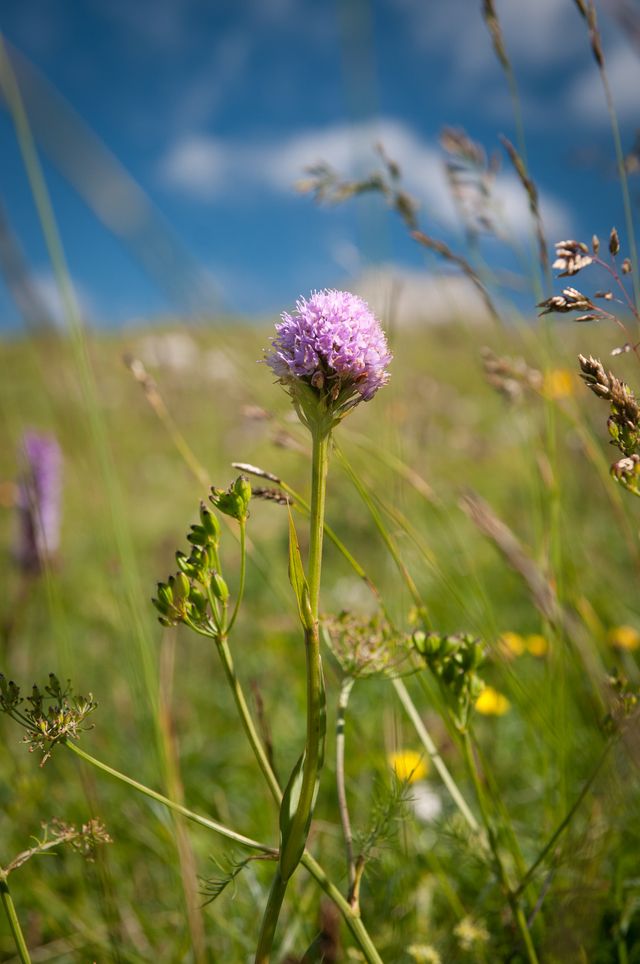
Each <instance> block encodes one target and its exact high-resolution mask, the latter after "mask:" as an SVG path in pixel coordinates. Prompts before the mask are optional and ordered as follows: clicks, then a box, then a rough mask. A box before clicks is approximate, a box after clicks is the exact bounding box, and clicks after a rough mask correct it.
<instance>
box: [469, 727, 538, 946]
mask: <svg viewBox="0 0 640 964" xmlns="http://www.w3.org/2000/svg"><path fill="white" fill-rule="evenodd" d="M462 745H463V749H464V757H465V762H466V764H467V768H468V770H469V775H470V776H471V779H472V781H473V786H474V789H475V792H476V797H477V799H478V806H479V807H480V813H481V814H482V820H483V823H484V825H485V829H486V832H487V839H488V841H489V847H490V849H491V853H492V856H493V862H494V866H495V870H496V874H497V876H498V879H499V881H500V884H501V886H502V889H503V890H504V893H505V896H506V898H507V900H508V902H509V906H510V908H511V913H512V914H513V917H514V920H515V922H516V925H517V927H518V930H519V931H520V936H521V938H522V942H523V944H524V947H525V950H526V953H527V959H528V961H529V964H538V955H537V954H536V949H535V947H534V946H533V941H532V939H531V934H530V932H529V927H528V926H527V919H526V917H525V915H524V911H523V910H522V907H521V906H520V901H519V897H518V894H517V893H516V891H514V890H513V889H512V887H511V884H510V883H509V878H508V877H507V872H506V870H505V867H504V864H503V862H502V857H501V856H500V851H499V849H498V841H497V838H496V832H495V829H494V826H493V820H492V817H491V814H490V813H489V808H488V806H487V801H486V798H485V794H484V789H483V787H482V783H481V782H480V775H479V773H478V767H477V765H476V760H475V756H474V753H473V746H472V744H471V737H470V735H469V731H468V730H465V731H464V733H463V734H462Z"/></svg>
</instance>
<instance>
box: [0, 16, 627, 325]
mask: <svg viewBox="0 0 640 964" xmlns="http://www.w3.org/2000/svg"><path fill="white" fill-rule="evenodd" d="M624 5H625V4H624V3H623V2H622V0H610V2H609V3H608V4H605V3H602V4H601V7H602V10H601V24H602V30H603V34H604V39H605V52H606V56H607V63H608V67H609V72H610V76H611V81H612V86H613V89H614V94H615V97H616V102H617V107H618V113H619V119H620V122H621V128H622V134H623V141H624V143H625V146H626V147H628V148H629V147H630V146H631V144H632V142H633V139H634V134H635V130H636V128H637V127H640V93H638V92H639V91H640V55H639V51H638V50H637V49H636V48H634V46H633V43H632V42H631V41H630V40H629V39H628V37H627V36H626V35H625V33H624V32H623V30H622V29H621V27H620V25H619V23H618V21H617V20H616V18H615V16H614V13H615V11H616V9H620V8H621V7H622V6H624ZM626 6H627V7H628V8H629V9H631V10H632V12H633V11H634V10H635V12H636V14H638V10H637V8H636V7H634V3H633V0H627V3H626ZM480 7H481V3H480V0H477V2H476V0H447V2H436V0H431V2H429V0H371V2H367V0H339V2H336V3H325V2H321V0H267V2H265V0H246V2H244V3H232V2H214V0H135V2H132V0H3V4H2V8H1V10H0V26H1V28H2V30H3V32H4V35H5V37H6V38H7V40H8V41H9V43H10V44H11V49H12V51H13V50H15V51H17V52H18V53H17V54H15V53H14V54H13V56H14V62H15V68H16V73H17V76H18V79H19V81H20V83H21V84H22V85H23V87H24V97H25V102H26V104H27V108H28V110H29V113H30V116H31V118H32V124H33V129H34V133H35V135H36V139H37V140H38V143H39V146H40V148H41V154H42V159H43V163H44V169H45V173H46V177H47V182H48V186H49V189H50V191H51V195H52V199H53V204H54V208H55V211H56V216H57V219H58V223H59V226H60V230H61V234H62V239H63V242H64V246H65V250H66V254H67V258H68V261H69V265H70V268H71V273H72V277H73V279H74V282H75V283H76V285H77V289H78V293H79V297H80V300H81V302H82V304H83V308H84V310H85V312H86V314H87V316H88V317H89V318H90V319H91V320H92V321H95V322H97V323H101V324H122V323H129V322H132V321H139V320H141V319H143V318H156V317H162V316H166V315H169V314H187V313H189V312H191V311H201V310H205V311H206V312H207V313H211V314H212V315H213V316H216V315H219V314H221V313H224V312H234V313H243V314H244V313H247V314H250V315H256V316H263V315H267V314H271V313H274V312H278V311H280V310H282V309H283V308H287V307H290V306H291V304H292V302H293V301H294V300H295V298H296V297H297V295H298V294H299V293H307V292H308V291H309V290H310V289H312V288H321V287H326V286H343V287H350V286H352V285H356V284H357V282H358V280H360V279H362V277H363V276H370V275H371V273H372V272H379V273H380V274H385V273H387V272H388V271H389V265H391V264H394V265H396V266H398V271H399V272H400V277H401V278H402V279H403V283H405V284H406V285H410V286H413V288H414V289H415V292H414V293H415V295H416V297H418V298H422V299H423V300H424V298H427V299H428V298H429V292H430V291H432V282H433V277H434V276H435V275H437V274H439V272H440V271H441V269H442V266H441V265H440V264H438V262H437V261H434V260H428V261H426V262H425V259H424V256H423V254H422V253H421V251H420V250H419V249H418V248H417V247H416V246H415V243H414V242H412V241H410V240H409V239H408V238H406V236H405V233H404V232H403V230H402V229H401V228H400V226H399V225H397V224H396V223H395V221H394V219H393V216H392V215H391V214H390V213H388V212H387V211H386V209H385V206H384V203H383V202H382V201H381V200H377V199H372V198H366V199H361V200H359V201H357V202H351V203H350V204H348V205H346V206H344V207H340V208H338V207H331V208H319V207H317V206H316V205H315V204H314V203H313V201H312V200H311V199H310V198H309V197H306V196H301V195H300V194H299V193H298V192H296V191H295V189H294V187H293V185H294V182H295V181H296V180H297V179H299V178H300V177H301V176H302V174H303V169H304V167H305V165H307V164H310V163H313V162H314V161H317V160H320V159H324V160H327V161H330V162H332V163H333V164H334V165H335V166H336V167H337V168H338V169H339V170H340V171H341V172H342V173H344V174H350V173H355V172H362V171H365V170H366V169H367V168H368V167H370V166H371V167H372V166H374V165H375V164H376V159H375V156H374V154H373V149H372V148H373V144H374V143H375V142H376V141H382V142H383V143H384V145H385V147H386V149H387V152H388V153H389V154H390V155H391V156H392V157H394V158H395V159H396V160H398V161H399V163H400V165H401V167H402V170H403V173H404V176H405V180H406V185H407V188H408V190H409V191H410V193H412V194H413V195H414V196H415V197H416V198H417V199H418V200H419V201H420V204H421V211H420V217H421V221H422V226H423V228H424V229H425V230H426V231H427V232H428V233H430V234H433V235H435V236H438V237H441V238H443V239H444V240H446V241H447V242H448V243H449V244H452V245H456V246H458V245H462V244H463V243H464V241H463V238H462V234H461V231H460V228H459V224H458V222H457V218H456V214H455V208H454V206H453V203H452V201H451V198H450V196H449V194H448V192H447V187H446V181H445V179H444V175H443V164H442V151H441V149H440V147H439V145H438V135H439V133H440V131H441V129H442V127H443V126H444V125H452V126H462V127H464V128H465V129H466V130H467V131H468V133H469V134H470V135H471V136H472V137H473V138H475V139H476V140H478V141H479V142H480V143H481V144H482V145H483V146H484V147H485V149H486V150H487V151H488V152H491V151H492V150H494V149H497V148H499V142H498V134H499V133H504V134H506V135H507V136H508V137H510V138H511V139H514V138H515V133H514V125H513V119H512V112H511V105H510V101H509V97H508V94H507V90H506V86H505V82H504V77H503V75H502V73H501V70H500V68H499V66H498V64H497V62H496V59H495V56H494V53H493V50H492V47H491V42H490V40H489V37H488V34H487V31H486V27H485V25H484V23H483V21H482V19H481V16H480ZM497 8H498V11H499V13H500V16H501V20H502V25H503V29H504V36H505V41H506V46H507V49H508V51H509V54H510V57H511V59H512V62H513V64H514V66H515V70H516V75H517V79H518V83H519V87H520V91H521V96H522V102H523V111H524V121H525V129H526V137H527V148H528V154H529V162H530V168H531V171H532V173H533V175H534V178H535V180H536V182H537V184H538V187H539V190H540V194H541V198H542V208H543V213H544V215H545V222H546V227H547V232H548V236H549V240H551V241H552V240H554V239H558V238H560V237H565V236H574V235H577V236H580V237H584V238H587V239H588V238H589V237H590V236H591V234H592V233H593V232H594V231H595V232H598V233H600V234H601V235H603V236H606V235H607V234H608V231H609V228H610V227H611V225H612V224H613V223H615V224H617V225H618V227H619V228H621V229H622V226H623V217H622V208H621V201H620V190H619V185H618V183H617V181H616V178H615V169H614V165H613V146H612V140H611V133H610V128H609V122H608V118H607V114H606V110H605V106H604V98H603V95H602V91H601V88H600V84H599V79H598V74H597V71H596V69H595V65H594V63H593V60H592V58H591V55H590V51H589V47H588V41H587V37H586V32H585V29H584V25H583V23H582V21H581V20H580V18H579V16H578V13H577V10H576V7H575V4H574V3H573V2H572V0H533V2H532V0H502V2H500V0H497ZM0 138H1V143H2V151H1V153H0V192H1V193H0V200H1V202H2V206H3V209H4V211H5V215H6V218H7V219H8V223H9V224H10V228H11V232H12V234H13V236H14V238H15V239H17V241H18V243H19V245H20V247H21V250H22V253H23V256H24V258H25V260H26V262H27V264H28V266H29V270H30V273H31V276H32V278H33V279H34V282H35V285H36V287H37V290H38V292H39V293H40V295H41V297H42V298H43V299H44V300H45V302H46V304H47V305H48V306H49V307H50V310H52V311H53V312H54V313H55V311H56V305H55V300H56V299H55V291H54V285H53V282H52V276H51V270H50V268H49V266H48V260H47V255H46V250H45V247H44V244H43V241H42V238H41V232H40V229H39V225H38V220H37V217H36V214H35V210H34V206H33V202H32V199H31V196H30V192H29V187H28V184H27V181H26V177H25V173H24V168H23V164H22V161H21V158H20V154H19V151H18V148H17V145H16V142H15V137H14V134H13V128H12V124H11V120H10V118H9V116H8V114H7V112H6V111H4V110H3V111H1V112H0ZM74 185H75V186H74ZM631 187H632V192H633V193H634V194H636V195H637V194H638V193H639V192H638V184H637V183H634V181H633V179H632V182H631ZM494 194H495V198H496V200H495V205H496V210H497V211H499V212H500V221H501V224H502V227H503V230H504V231H505V232H506V233H508V234H509V236H510V237H512V238H513V239H514V240H515V243H516V246H517V247H519V248H520V249H521V250H522V251H526V249H527V238H528V231H529V222H528V215H527V203H526V198H525V197H524V195H523V192H522V190H521V187H520V185H519V184H518V182H517V180H516V178H515V177H514V175H513V173H512V172H511V170H510V168H509V163H508V161H507V159H506V158H503V164H502V169H501V171H500V173H499V174H498V175H497V178H496V182H495V187H494ZM636 200H637V199H636ZM96 208H97V210H98V213H99V214H100V217H98V216H97V215H96V210H95V209H96ZM114 232H115V233H114ZM482 251H483V255H484V257H485V258H486V261H487V262H488V264H489V265H490V266H491V267H492V268H495V269H496V270H500V269H502V268H503V269H505V271H508V272H509V273H512V272H515V271H518V270H519V269H520V265H519V262H518V260H517V258H516V257H514V255H513V253H512V252H511V251H510V250H509V249H508V248H507V246H506V245H505V244H503V243H501V242H498V241H496V240H491V239H487V240H486V241H484V242H483V246H482ZM141 258H142V260H143V261H146V267H145V266H144V265H143V264H141ZM430 286H431V287H430ZM515 298H516V301H518V302H519V303H520V304H522V305H523V306H525V305H527V304H528V303H529V301H530V300H532V298H530V296H529V294H528V293H527V292H526V291H520V293H519V294H516V296H515ZM18 321H19V313H18V311H17V309H16V307H15V305H14V304H13V301H12V299H11V297H10V294H9V292H8V290H7V288H6V286H5V285H3V283H2V282H1V281H0V325H1V326H3V327H7V326H12V325H15V324H16V323H17V322H18Z"/></svg>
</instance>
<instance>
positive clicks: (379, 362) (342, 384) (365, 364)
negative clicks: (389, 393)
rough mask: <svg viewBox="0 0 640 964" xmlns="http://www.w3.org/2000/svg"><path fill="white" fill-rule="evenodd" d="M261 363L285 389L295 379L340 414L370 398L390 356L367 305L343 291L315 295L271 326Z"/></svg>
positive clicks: (384, 376) (380, 382)
mask: <svg viewBox="0 0 640 964" xmlns="http://www.w3.org/2000/svg"><path fill="white" fill-rule="evenodd" d="M276 331H277V335H276V337H275V338H274V339H273V342H272V346H271V350H270V351H269V352H268V353H267V355H266V362H267V364H268V365H269V366H270V368H271V369H272V370H273V371H274V372H275V374H276V375H277V376H278V378H279V379H280V381H282V382H283V384H285V385H286V386H287V387H288V388H290V389H291V388H292V387H293V386H295V383H296V381H302V382H303V383H304V384H306V385H308V386H310V387H311V388H312V389H315V390H316V393H317V395H318V397H320V398H323V399H324V400H325V401H326V402H327V403H328V406H329V407H330V408H333V409H334V410H336V412H339V413H340V414H345V412H346V411H348V410H349V409H350V408H353V406H354V405H356V404H357V403H358V402H360V401H365V402H367V401H369V399H371V398H373V396H374V395H375V393H376V392H377V391H378V389H379V388H380V386H381V385H384V384H385V382H386V381H387V380H388V378H389V374H388V372H387V371H386V366H387V365H388V364H389V362H390V361H391V358H392V355H391V353H390V351H389V348H388V346H387V339H386V338H385V335H384V332H383V331H382V328H381V327H380V322H379V321H378V320H377V318H376V317H375V316H374V315H373V313H372V311H371V309H370V308H369V306H368V305H367V304H366V303H365V302H364V301H363V300H362V298H358V297H357V295H353V294H351V293H350V292H348V291H328V290H325V291H314V292H313V294H312V295H311V297H310V298H309V299H308V300H307V299H306V298H300V299H299V301H297V303H296V310H295V311H294V312H293V314H291V315H290V314H288V312H284V314H283V315H282V322H281V323H280V324H279V325H276Z"/></svg>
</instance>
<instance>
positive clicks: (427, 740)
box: [392, 679, 480, 833]
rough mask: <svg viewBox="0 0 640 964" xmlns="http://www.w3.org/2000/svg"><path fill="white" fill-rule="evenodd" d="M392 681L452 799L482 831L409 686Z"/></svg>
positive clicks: (463, 814) (474, 829)
mask: <svg viewBox="0 0 640 964" xmlns="http://www.w3.org/2000/svg"><path fill="white" fill-rule="evenodd" d="M392 683H393V688H394V689H395V691H396V694H397V696H398V699H399V700H400V702H401V703H402V705H403V707H404V708H405V710H406V713H407V716H408V717H409V719H410V720H411V722H412V723H413V726H414V728H415V731H416V733H417V734H418V737H419V738H420V742H421V743H422V745H423V746H424V748H425V750H426V751H427V753H428V754H429V757H430V758H431V760H432V761H433V765H434V766H435V768H436V770H437V771H438V773H439V774H440V777H441V779H442V782H443V783H444V785H445V787H446V788H447V790H448V791H449V793H450V795H451V799H452V800H453V802H454V803H455V805H456V806H457V808H458V810H459V811H460V813H461V814H462V816H463V817H464V819H465V820H466V821H467V824H468V825H469V827H470V829H471V830H472V831H473V832H474V833H480V824H479V823H478V821H477V820H476V818H475V817H474V815H473V813H472V812H471V809H470V808H469V805H468V804H467V802H466V800H465V799H464V797H463V796H462V793H461V792H460V789H459V788H458V785H457V784H456V782H455V780H454V779H453V777H452V776H451V773H450V772H449V770H448V769H447V766H446V764H445V762H444V760H443V759H442V757H441V756H440V753H439V752H438V748H437V746H436V745H435V743H434V742H433V740H432V739H431V737H430V736H429V732H428V730H427V728H426V726H425V725H424V723H423V722H422V719H421V717H420V714H419V713H418V710H417V708H416V705H415V703H414V702H413V700H412V699H411V695H410V693H409V691H408V689H407V687H406V686H405V685H404V682H403V681H402V680H401V679H394V680H392Z"/></svg>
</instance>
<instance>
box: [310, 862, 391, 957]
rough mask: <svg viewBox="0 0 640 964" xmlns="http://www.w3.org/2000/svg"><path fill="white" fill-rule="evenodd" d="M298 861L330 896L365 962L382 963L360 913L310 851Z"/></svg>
mask: <svg viewBox="0 0 640 964" xmlns="http://www.w3.org/2000/svg"><path fill="white" fill-rule="evenodd" d="M300 863H301V864H302V865H303V867H306V869H307V870H308V871H309V873H310V874H311V875H312V876H313V877H314V878H315V879H316V880H317V881H318V883H319V884H320V886H321V887H322V889H323V890H324V892H325V894H326V895H327V897H330V898H331V900H332V901H333V902H334V904H335V905H336V907H337V908H338V910H339V911H340V913H341V914H342V916H343V918H344V920H345V923H346V924H347V927H348V928H349V930H350V931H351V933H352V935H353V937H354V939H355V941H356V942H357V944H358V946H359V948H360V950H361V951H362V953H363V954H364V956H365V960H366V961H367V964H383V962H382V958H381V957H380V955H379V954H378V951H377V950H376V948H375V946H374V944H373V941H372V940H371V938H370V936H369V933H368V931H367V929H366V927H365V926H364V924H363V923H362V920H361V918H360V915H359V914H358V913H354V909H353V907H351V905H350V904H349V902H348V901H347V900H345V898H344V897H343V895H342V894H341V893H340V891H339V890H338V888H337V887H336V886H335V884H333V883H332V882H331V881H330V880H329V878H328V877H327V875H326V874H325V872H324V870H323V869H322V867H321V866H320V864H319V863H318V862H317V860H315V858H314V857H312V856H311V854H310V853H308V852H307V851H305V853H304V854H303V856H302V860H301V861H300Z"/></svg>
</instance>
